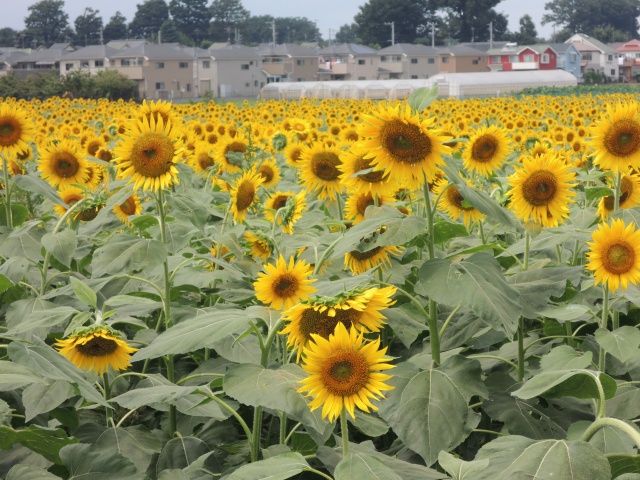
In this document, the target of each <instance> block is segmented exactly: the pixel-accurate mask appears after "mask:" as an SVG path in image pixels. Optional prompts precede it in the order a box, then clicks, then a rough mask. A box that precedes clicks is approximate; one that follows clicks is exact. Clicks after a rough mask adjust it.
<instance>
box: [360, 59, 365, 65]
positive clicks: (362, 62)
mask: <svg viewBox="0 0 640 480" xmlns="http://www.w3.org/2000/svg"><path fill="white" fill-rule="evenodd" d="M365 64H366V62H365V60H364V59H363V58H360V59H358V65H365Z"/></svg>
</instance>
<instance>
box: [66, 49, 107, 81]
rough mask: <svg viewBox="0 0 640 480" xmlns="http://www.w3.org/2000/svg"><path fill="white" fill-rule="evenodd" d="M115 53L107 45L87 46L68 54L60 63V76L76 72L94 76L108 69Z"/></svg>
mask: <svg viewBox="0 0 640 480" xmlns="http://www.w3.org/2000/svg"><path fill="white" fill-rule="evenodd" d="M116 52H117V50H116V49H115V48H112V47H110V46H108V45H89V46H86V47H82V48H79V49H78V50H75V51H73V52H69V53H67V54H66V55H65V56H64V58H63V59H62V61H61V62H60V75H68V74H69V73H70V72H73V71H78V70H83V71H86V72H88V73H89V74H91V75H95V74H96V73H98V72H101V71H103V70H105V69H106V68H108V67H109V64H110V60H111V56H112V55H113V54H114V53H116Z"/></svg>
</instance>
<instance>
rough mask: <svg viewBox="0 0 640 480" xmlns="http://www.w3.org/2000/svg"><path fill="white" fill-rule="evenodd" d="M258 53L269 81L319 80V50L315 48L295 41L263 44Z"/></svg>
mask: <svg viewBox="0 0 640 480" xmlns="http://www.w3.org/2000/svg"><path fill="white" fill-rule="evenodd" d="M258 55H260V58H261V59H262V69H263V70H264V74H265V76H266V77H267V83H271V82H281V81H282V82H308V81H312V80H317V76H318V51H317V50H315V49H313V48H309V47H304V46H302V45H296V44H294V43H283V44H281V45H262V46H260V47H258Z"/></svg>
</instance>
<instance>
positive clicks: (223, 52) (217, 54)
mask: <svg viewBox="0 0 640 480" xmlns="http://www.w3.org/2000/svg"><path fill="white" fill-rule="evenodd" d="M208 54H209V56H210V57H213V58H215V59H217V60H222V59H232V60H234V59H238V60H240V59H244V58H248V59H257V58H260V55H259V54H258V48H257V47H247V46H245V45H230V46H229V47H227V48H217V49H213V50H209V51H208Z"/></svg>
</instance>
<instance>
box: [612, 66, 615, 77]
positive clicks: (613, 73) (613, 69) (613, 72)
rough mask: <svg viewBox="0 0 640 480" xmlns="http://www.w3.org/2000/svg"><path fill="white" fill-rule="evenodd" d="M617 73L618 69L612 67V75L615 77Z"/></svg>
mask: <svg viewBox="0 0 640 480" xmlns="http://www.w3.org/2000/svg"><path fill="white" fill-rule="evenodd" d="M615 74H616V69H615V68H612V69H611V76H612V77H613V76H615Z"/></svg>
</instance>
